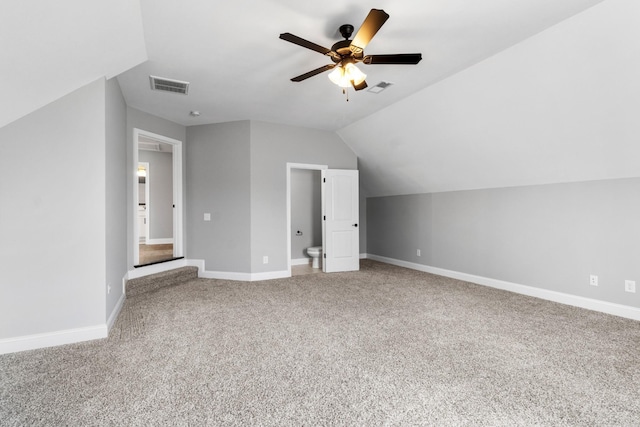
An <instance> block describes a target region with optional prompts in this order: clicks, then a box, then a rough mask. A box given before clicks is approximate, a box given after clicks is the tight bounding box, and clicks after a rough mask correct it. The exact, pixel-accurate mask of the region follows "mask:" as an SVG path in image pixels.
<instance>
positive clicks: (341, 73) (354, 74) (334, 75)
mask: <svg viewBox="0 0 640 427" xmlns="http://www.w3.org/2000/svg"><path fill="white" fill-rule="evenodd" d="M366 78H367V75H366V74H365V73H363V72H362V71H360V69H359V68H358V67H356V66H355V65H354V64H353V63H351V62H349V63H347V64H346V65H345V66H342V65H340V66H338V67H336V68H335V69H334V70H333V71H332V72H331V73H329V80H331V81H332V82H333V83H334V84H336V85H338V86H340V87H342V88H348V87H351V86H352V85H356V86H357V85H359V84H361V83H362V82H363V81H365V79H366ZM352 82H353V83H352Z"/></svg>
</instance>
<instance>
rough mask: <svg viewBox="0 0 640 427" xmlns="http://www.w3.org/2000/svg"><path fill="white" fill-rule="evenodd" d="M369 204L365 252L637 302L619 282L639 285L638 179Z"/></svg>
mask: <svg viewBox="0 0 640 427" xmlns="http://www.w3.org/2000/svg"><path fill="white" fill-rule="evenodd" d="M367 206H368V209H367V217H368V233H367V239H368V240H367V242H368V247H367V252H368V253H370V254H376V255H380V256H385V257H390V258H395V259H399V260H404V261H409V262H414V263H418V264H424V265H429V266H432V267H438V268H444V269H448V270H453V271H457V272H463V273H468V274H473V275H478V276H483V277H488V278H492V279H499V280H504V281H508V282H512V283H518V284H523V285H528V286H533V287H538V288H543V289H548V290H553V291H558V292H563V293H567V294H571V295H578V296H583V297H587V298H593V299H598V300H601V301H607V302H612V303H618V304H624V305H629V306H633V307H640V293H635V294H631V293H626V292H625V291H624V281H625V280H635V281H636V282H637V283H640V263H639V262H638V260H639V259H640V246H639V245H638V244H637V242H638V241H640V221H639V220H638V212H640V178H628V179H617V180H604V181H588V182H580V183H568V184H550V185H537V186H524V187H512V188H499V189H487V190H469V191H456V192H442V193H431V194H419V195H407V196H390V197H375V198H369V199H368V201H367ZM417 249H421V251H422V256H421V257H418V256H416V250H417ZM590 274H595V275H597V276H598V277H599V282H600V283H599V286H598V287H593V286H589V275H590Z"/></svg>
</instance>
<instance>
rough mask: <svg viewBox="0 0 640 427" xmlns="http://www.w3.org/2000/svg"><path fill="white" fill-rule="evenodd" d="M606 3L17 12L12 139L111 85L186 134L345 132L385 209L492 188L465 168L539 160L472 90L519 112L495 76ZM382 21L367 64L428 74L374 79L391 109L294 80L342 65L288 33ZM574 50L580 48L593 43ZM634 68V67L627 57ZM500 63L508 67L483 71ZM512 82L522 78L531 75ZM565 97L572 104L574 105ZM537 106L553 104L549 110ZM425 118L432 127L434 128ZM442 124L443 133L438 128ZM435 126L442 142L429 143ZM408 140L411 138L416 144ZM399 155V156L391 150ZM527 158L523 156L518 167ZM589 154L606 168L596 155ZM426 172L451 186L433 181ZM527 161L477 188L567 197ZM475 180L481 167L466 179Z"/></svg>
mask: <svg viewBox="0 0 640 427" xmlns="http://www.w3.org/2000/svg"><path fill="white" fill-rule="evenodd" d="M602 1H603V0H562V1H558V0H518V1H513V0H484V1H475V0H407V1H402V2H399V1H391V0H379V1H377V2H376V3H371V2H370V1H364V0H348V1H344V0H340V1H338V0H325V1H323V2H301V1H297V0H264V1H259V2H257V1H253V0H235V1H232V2H212V1H208V0H185V1H177V0H140V1H139V2H137V1H132V0H109V1H107V0H101V1H92V2H87V1H85V0H60V1H57V2H50V1H48V0H36V1H31V2H4V3H3V4H2V6H0V39H2V40H3V41H9V42H8V43H4V44H3V60H2V62H3V64H2V67H1V68H0V73H2V77H3V81H4V82H5V85H4V91H3V92H4V93H3V102H2V105H1V107H0V126H4V125H6V124H7V123H10V122H11V121H13V120H16V119H18V118H19V117H21V116H23V115H25V114H28V113H29V112H31V111H33V110H35V109H37V108H40V107H42V106H43V105H46V104H47V103H49V102H51V101H53V100H55V99H57V98H59V97H61V96H63V95H65V94H66V93H69V92H71V91H73V90H75V89H77V88H79V87H81V86H83V85H85V84H87V83H89V82H91V81H93V80H95V79H97V78H100V77H102V76H106V77H107V78H111V77H114V76H117V78H118V82H119V83H120V86H121V88H122V91H123V95H124V97H125V100H126V102H127V104H128V105H130V106H132V107H135V108H138V109H140V110H143V111H146V112H148V113H150V114H154V115H156V116H159V117H162V118H165V119H168V120H171V121H174V122H177V123H180V124H183V125H186V126H189V125H197V124H205V123H217V122H227V121H234V120H247V119H248V120H262V121H268V122H275V123H282V124H288V125H295V126H303V127H310V128H317V129H324V130H331V131H338V132H339V134H340V135H341V136H342V137H343V139H344V140H345V142H346V143H347V144H348V145H349V146H350V147H351V148H352V149H353V150H354V151H355V152H356V154H358V156H359V158H360V162H361V165H362V168H363V174H364V178H365V179H366V180H367V181H368V182H369V187H370V188H369V190H370V192H371V194H373V195H376V194H378V195H381V194H400V193H408V192H419V191H443V190H450V189H464V188H472V187H473V184H472V181H473V179H476V178H475V177H474V176H472V175H475V174H477V173H478V171H477V170H476V169H475V168H477V167H478V166H476V163H474V162H473V161H472V159H468V160H467V159H466V157H465V156H466V155H467V154H466V153H476V154H478V153H479V155H480V156H481V157H482V156H483V155H484V154H483V153H488V154H487V156H490V155H493V156H495V154H496V153H501V155H503V156H506V161H508V162H512V160H513V159H514V158H516V159H518V158H519V157H518V156H520V155H521V154H522V153H523V152H526V150H533V149H532V148H531V147H520V148H514V147H513V146H509V145H508V144H507V143H506V142H505V141H507V140H509V139H510V138H511V137H512V136H513V135H512V134H511V133H508V132H507V133H504V132H502V133H500V132H498V134H493V133H491V132H490V131H487V128H486V127H483V126H482V125H481V124H479V123H478V122H476V121H474V119H473V117H474V115H473V112H474V111H475V112H477V113H478V116H479V117H483V118H484V119H485V120H486V119H488V118H490V117H494V118H495V116H493V115H491V116H486V111H483V110H484V109H485V108H486V107H487V105H484V104H483V102H480V101H481V100H482V99H483V97H485V98H486V97H491V92H488V91H486V90H484V91H483V90H479V91H477V92H476V90H477V89H480V88H477V87H476V88H474V86H473V85H471V86H469V84H470V83H473V84H476V85H478V86H483V87H486V88H489V89H491V90H497V91H498V95H499V98H500V100H501V101H502V102H512V101H513V102H514V105H519V106H520V107H522V105H521V104H520V101H518V100H516V99H515V98H514V99H505V97H507V96H506V94H505V93H504V90H506V89H504V88H503V87H502V86H500V88H498V89H496V88H497V86H496V81H495V80H494V78H495V79H497V78H501V79H503V78H504V75H500V76H494V75H493V74H495V73H494V70H497V69H501V70H505V69H506V71H507V72H508V71H509V68H510V67H511V65H508V64H512V65H514V66H516V67H517V66H518V64H517V63H516V64H513V61H516V62H518V61H519V62H520V63H523V62H527V56H526V55H525V54H522V53H521V50H518V47H520V46H522V45H523V44H526V43H525V41H527V40H529V39H530V38H531V39H535V35H537V34H541V33H543V32H544V33H545V34H546V33H548V32H549V31H553V27H554V26H555V25H556V24H558V23H560V22H565V21H567V20H569V19H571V18H572V17H574V16H576V15H578V14H581V13H583V12H584V13H586V12H585V11H588V10H589V8H592V7H593V6H595V5H598V4H599V3H601V2H602ZM615 2H623V3H625V4H626V5H628V7H634V6H629V5H633V0H605V1H604V4H610V3H615ZM371 8H381V9H384V10H385V11H386V12H387V13H389V15H390V19H389V20H388V21H387V22H386V24H385V25H384V26H383V27H382V29H381V30H380V31H379V32H378V34H377V35H376V36H375V37H374V39H373V40H372V41H371V43H370V44H369V45H368V46H367V48H366V53H367V54H381V53H404V52H421V53H422V55H423V60H422V61H421V62H420V63H419V64H418V65H415V66H413V65H362V66H361V68H362V70H363V71H364V72H365V73H367V75H368V77H367V81H368V82H369V85H370V86H373V85H375V84H376V83H378V82H380V81H386V82H392V83H393V85H392V86H391V87H389V88H388V89H387V90H385V91H383V92H382V93H379V94H374V93H371V92H368V91H360V92H357V93H354V92H353V91H350V93H349V101H348V102H347V100H346V96H345V95H343V93H342V91H341V90H340V89H339V88H338V87H337V86H335V85H333V84H332V83H331V82H330V81H329V80H328V79H327V77H326V73H325V74H321V75H318V76H315V77H313V78H311V79H308V80H305V81H303V82H300V83H293V82H291V81H290V80H289V79H290V78H291V77H294V76H296V75H299V74H302V73H304V72H306V71H309V70H312V69H315V68H317V67H320V66H322V65H324V64H327V63H330V62H331V61H329V60H328V58H327V57H325V56H323V55H321V54H319V53H317V52H313V51H311V50H308V49H304V48H302V47H299V46H296V45H293V44H291V43H287V42H285V41H282V40H280V39H279V38H278V35H279V34H280V33H283V32H291V33H293V34H295V35H297V36H300V37H303V38H305V39H308V40H310V41H312V42H314V43H317V44H319V45H322V46H326V47H331V45H332V44H333V43H335V42H336V41H338V40H340V39H341V37H340V35H339V32H338V27H339V26H340V25H342V24H347V23H348V24H353V25H354V26H355V28H356V31H357V29H358V27H359V26H360V24H361V23H362V21H363V19H364V17H365V16H366V15H367V13H368V11H369V10H370V9H371ZM593 9H594V10H595V9H597V8H593ZM609 18H610V17H608V16H607V19H609ZM606 25H608V27H607V26H604V25H603V26H599V27H598V29H599V30H601V31H603V34H602V36H603V39H604V40H605V45H604V47H603V46H599V45H598V38H594V40H593V42H594V43H595V44H596V46H594V47H595V50H594V52H597V53H604V54H606V53H607V52H608V50H607V49H608V48H609V47H608V45H607V41H606V40H607V39H606V35H607V34H606V32H607V30H608V29H609V28H615V27H616V22H606ZM545 30H546V31H545ZM567 31H568V33H562V32H561V33H559V34H558V35H557V36H556V37H558V38H557V39H554V40H552V41H548V40H547V41H543V42H539V43H537V44H536V43H534V44H533V47H532V49H533V52H536V53H537V54H538V55H540V54H541V50H542V49H544V46H547V45H559V47H558V49H556V50H554V51H553V52H551V53H550V54H552V55H556V56H558V58H556V59H558V60H560V61H562V57H561V56H562V55H563V54H564V55H565V56H567V57H569V58H571V57H572V55H573V53H572V46H571V45H563V44H562V40H563V39H564V38H565V36H567V35H571V31H572V30H570V29H569V30H567ZM532 36H534V37H532ZM630 36H632V35H630ZM538 37H540V36H538ZM569 38H571V37H569ZM575 39H576V40H575V41H577V42H579V39H580V37H579V36H576V37H575ZM634 43H637V42H634ZM514 49H515V51H516V53H512V54H508V55H511V56H510V57H509V58H510V59H509V61H512V62H507V63H505V62H504V61H501V60H496V59H495V58H494V57H495V56H496V54H498V53H499V52H510V51H513V50H514ZM580 49H582V50H580V52H579V53H580V55H588V52H584V51H583V50H584V49H583V47H581V48H580ZM633 51H634V52H636V51H637V49H634V50H633ZM519 52H520V53H519ZM618 53H620V52H617V53H616V54H618ZM500 55H503V54H500ZM621 55H622V56H624V52H623V53H621ZM607 59H608V60H612V59H611V58H607ZM543 60H544V64H543V66H544V67H545V70H544V72H545V73H551V72H552V71H553V72H555V73H560V74H562V73H563V72H564V71H563V69H562V67H559V68H558V69H557V70H555V71H554V70H550V69H549V67H551V68H553V60H554V58H543ZM486 63H490V64H491V63H493V64H494V65H488V66H487V65H483V64H486ZM597 63H599V61H598V59H597V58H594V64H597ZM581 64H582V60H579V61H574V62H573V65H576V66H577V65H581ZM526 65H527V67H532V69H531V70H530V71H531V74H530V75H524V76H522V77H523V78H528V79H531V78H535V77H536V73H535V68H536V66H537V64H536V63H535V61H533V62H527V64H526ZM487 67H488V68H487ZM492 67H493V68H492ZM471 68H475V69H479V70H481V71H476V72H472V73H471V76H472V77H470V78H469V79H465V78H464V77H459V76H461V75H462V76H464V75H469V74H468V73H469V70H470V69H471ZM596 68H597V73H606V70H604V69H602V67H601V66H599V67H596ZM511 71H515V72H516V73H517V74H518V75H522V68H518V69H515V70H513V69H512V70H511ZM570 72H574V70H572V71H570ZM465 73H467V74H465ZM474 73H475V74H474ZM477 73H480V74H479V75H476V74H477ZM149 75H156V76H160V77H166V78H170V79H177V80H184V81H189V82H190V83H191V86H190V89H189V94H188V95H176V94H167V93H161V92H157V91H152V90H151V89H150V85H149ZM512 76H513V74H512ZM570 77H571V76H569V80H571V78H570ZM575 77H577V79H578V80H579V79H580V76H575ZM456 79H462V80H459V81H460V84H458V85H457V86H456V87H455V88H454V89H451V91H450V93H452V94H454V96H452V97H451V98H450V102H449V103H447V102H446V100H447V99H449V98H446V97H443V95H442V93H441V92H442V91H443V90H444V89H445V88H448V86H446V85H447V84H448V83H447V82H452V81H456ZM482 79H485V80H482ZM516 80H517V78H516ZM508 83H509V89H508V90H518V89H517V86H516V85H515V83H514V82H511V81H510V82H508ZM538 83H540V82H538ZM556 84H561V83H556ZM587 84H588V82H587ZM594 84H596V85H597V84H599V83H594ZM461 88H464V90H467V91H471V93H473V95H474V97H473V98H472V99H473V101H472V102H471V103H470V104H468V108H467V109H466V110H465V108H463V109H462V110H457V111H458V112H457V113H455V114H453V115H446V114H445V113H443V111H442V110H441V109H448V110H449V111H450V110H451V109H452V108H454V107H453V106H452V104H451V102H453V101H454V100H455V101H457V102H460V103H465V104H467V103H468V102H469V98H467V97H465V96H464V93H461V91H462V89H461ZM514 88H515V89H514ZM576 90H579V88H576ZM525 92H526V93H524V94H523V95H527V96H533V97H535V95H536V92H537V89H536V86H535V85H533V86H529V87H528V89H527V90H526V91H525ZM513 96H514V97H517V95H516V94H513ZM565 96H566V97H569V94H566V95H562V96H561V98H562V99H564V97H565ZM433 100H437V102H438V105H434V104H433V102H434V101H433ZM489 101H490V100H489ZM535 101H536V102H542V103H545V102H546V103H548V102H551V103H553V100H549V99H542V100H540V99H538V100H535ZM587 101H588V100H587ZM591 101H593V100H591ZM596 102H597V100H596ZM489 104H491V102H489ZM541 105H542V104H536V106H535V107H534V109H535V110H536V111H535V113H536V114H538V113H540V111H538V110H539V109H543V107H542V106H541ZM489 107H491V108H494V107H495V108H497V109H495V108H494V111H495V112H497V113H498V112H503V113H504V112H506V113H507V114H508V113H509V108H507V107H504V104H500V105H497V106H496V105H489ZM498 107H499V108H498ZM455 108H456V109H458V108H459V105H458V106H456V107H455ZM420 109H423V110H425V111H419V110H420ZM473 109H475V110H473ZM191 110H197V111H199V112H200V116H199V117H192V116H190V115H189V112H190V111H191ZM525 110H526V109H525ZM425 113H429V114H430V116H428V117H427V116H424V114H425ZM523 113H528V112H527V111H524V112H523ZM529 113H530V111H529ZM442 114H445V116H442ZM540 114H542V113H540ZM438 116H440V119H442V120H437V119H436V118H434V117H438ZM456 119H459V120H466V124H465V126H468V127H467V129H469V130H468V131H467V132H466V133H465V134H464V135H462V134H458V133H457V131H456V128H457V127H460V123H449V121H453V120H456ZM538 119H540V120H543V119H544V117H538ZM489 122H491V120H489ZM425 124H428V125H429V126H430V128H429V129H425V128H424V125H425ZM489 124H491V125H492V126H493V127H494V128H495V127H496V126H498V127H500V126H502V123H500V122H495V123H489ZM529 125H531V123H529ZM540 125H541V126H544V123H540ZM443 126H446V127H447V128H446V129H443V128H442V127H443ZM576 126H577V125H576ZM407 128H410V129H411V133H409V134H408V133H407V132H406V129H407ZM434 128H438V129H439V130H434ZM425 132H426V133H425ZM474 132H475V133H476V134H477V132H480V133H482V132H489V136H488V137H487V138H488V139H491V138H492V137H496V138H498V140H499V141H498V142H495V141H494V142H495V144H493V145H492V144H487V145H488V146H487V147H484V148H486V150H485V151H483V147H482V146H479V145H478V143H479V141H478V139H477V138H473V137H471V136H470V135H471V133H474ZM421 134H422V135H427V137H428V138H427V139H428V140H429V144H431V145H429V144H425V141H424V140H422V138H421V137H420V136H419V135H421ZM487 138H485V139H482V141H480V142H483V141H486V140H488V139H487ZM390 139H391V140H392V141H390ZM525 139H526V138H525ZM394 141H395V142H394ZM434 141H435V142H434ZM394 144H395V145H394ZM434 144H435V145H434ZM447 144H449V145H447ZM394 147H395V150H392V151H390V148H394ZM425 147H427V148H425ZM510 150H511V151H510ZM517 150H524V151H518V152H517V153H515V151H517ZM571 150H572V148H570V147H564V146H563V147H561V150H560V152H561V153H562V158H563V159H566V157H567V153H566V152H567V151H568V152H571ZM509 153H511V154H512V155H513V156H511V157H510V154H509ZM514 153H515V154H514ZM543 153H544V154H543V156H549V155H552V154H550V153H552V151H549V152H547V151H544V150H543ZM458 154H462V157H461V158H462V159H463V160H464V161H462V162H461V163H460V162H459V164H458V165H455V164H454V165H453V166H454V167H453V168H452V169H451V168H450V169H447V168H446V167H444V166H443V165H444V164H445V163H447V164H448V162H451V158H452V156H454V157H455V155H458ZM591 155H594V156H595V155H597V150H596V151H594V152H593V153H592V154H590V156H591ZM589 159H591V157H589ZM489 160H490V158H489V157H488V158H487V161H488V162H489V163H488V164H489V165H492V162H491V161H489ZM390 161H391V162H390ZM425 161H428V163H427V164H429V165H430V166H432V169H431V170H433V171H435V172H437V175H435V172H434V174H433V175H431V174H429V173H427V172H425V171H424V167H423V166H424V165H425V164H426V163H424V162H425ZM520 161H521V162H522V163H526V162H525V161H523V160H519V161H518V162H520ZM394 162H395V163H394ZM418 162H422V163H418ZM518 162H515V163H513V165H514V166H513V168H512V169H513V170H512V169H509V170H504V171H503V173H504V174H511V175H510V176H511V178H510V180H509V179H507V180H502V179H499V177H496V176H493V175H491V173H489V175H488V178H487V177H486V176H485V178H483V179H484V181H483V182H480V181H482V179H481V180H480V181H478V183H479V184H478V186H499V185H518V184H521V183H524V184H526V183H538V182H546V181H549V182H556V181H558V179H559V178H558V176H559V175H561V173H560V174H558V173H556V175H553V174H552V175H553V176H551V175H545V176H534V177H533V178H531V179H526V178H527V177H529V175H526V174H525V178H523V179H521V180H520V181H518V179H513V173H514V172H515V173H516V174H517V173H518V172H519V171H518V170H517V169H518V167H517V165H518V164H519V163H518ZM389 165H390V166H393V169H392V170H383V169H385V167H386V166H389ZM421 165H422V166H421ZM465 165H466V166H469V167H467V168H466V169H462V166H465ZM403 170H406V171H407V172H406V173H405V172H403ZM460 170H463V172H462V176H467V175H470V176H471V177H468V178H466V181H465V182H464V183H461V182H458V181H459V180H460V177H461V172H460ZM485 172H486V168H485ZM409 174H410V175H409ZM533 175H535V173H533ZM583 175H584V174H580V173H576V174H575V176H573V175H572V176H571V177H568V178H567V179H568V180H571V179H581V178H584V176H583ZM587 175H588V174H587ZM605 175H606V174H605ZM560 178H561V177H560ZM587 178H588V177H587ZM485 181H486V182H485Z"/></svg>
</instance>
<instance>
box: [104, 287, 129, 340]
mask: <svg viewBox="0 0 640 427" xmlns="http://www.w3.org/2000/svg"><path fill="white" fill-rule="evenodd" d="M124 300H125V295H124V292H123V293H122V295H120V299H118V302H117V303H116V306H115V307H114V308H113V311H112V312H111V315H110V316H109V318H108V319H107V331H110V330H111V328H112V327H113V324H114V323H116V320H117V319H118V315H119V314H120V310H122V306H123V305H124Z"/></svg>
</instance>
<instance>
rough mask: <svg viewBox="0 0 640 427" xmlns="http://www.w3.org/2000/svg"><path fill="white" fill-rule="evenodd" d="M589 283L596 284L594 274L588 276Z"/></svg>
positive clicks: (596, 277)
mask: <svg viewBox="0 0 640 427" xmlns="http://www.w3.org/2000/svg"><path fill="white" fill-rule="evenodd" d="M589 284H590V285H591V286H598V276H596V275H595V274H592V275H591V276H589Z"/></svg>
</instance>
